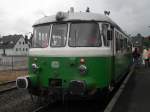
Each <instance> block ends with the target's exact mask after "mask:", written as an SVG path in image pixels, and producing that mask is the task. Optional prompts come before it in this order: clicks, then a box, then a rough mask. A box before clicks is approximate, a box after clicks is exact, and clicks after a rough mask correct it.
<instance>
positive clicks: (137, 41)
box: [132, 34, 144, 52]
mask: <svg viewBox="0 0 150 112" xmlns="http://www.w3.org/2000/svg"><path fill="white" fill-rule="evenodd" d="M143 39H144V37H143V36H142V35H141V34H137V35H136V36H134V37H132V45H133V49H135V48H138V49H139V50H140V52H142V51H143Z"/></svg>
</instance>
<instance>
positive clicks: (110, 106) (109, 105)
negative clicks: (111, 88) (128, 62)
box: [104, 65, 134, 112]
mask: <svg viewBox="0 0 150 112" xmlns="http://www.w3.org/2000/svg"><path fill="white" fill-rule="evenodd" d="M133 71H134V65H133V66H132V67H131V70H130V72H129V73H128V75H127V77H126V78H125V80H124V81H123V83H122V84H121V86H120V88H119V90H118V91H117V93H116V94H115V95H114V97H113V98H112V99H111V101H110V102H109V104H108V105H107V107H106V108H105V110H104V112H111V111H112V109H113V107H114V106H115V104H116V102H117V100H118V99H119V97H120V95H121V93H122V92H123V90H124V88H125V85H126V84H127V82H128V80H129V78H130V76H131V75H132V73H133Z"/></svg>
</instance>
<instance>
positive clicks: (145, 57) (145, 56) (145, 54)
mask: <svg viewBox="0 0 150 112" xmlns="http://www.w3.org/2000/svg"><path fill="white" fill-rule="evenodd" d="M142 56H143V60H144V64H145V68H147V67H148V63H149V59H148V50H147V49H144V50H143V55H142Z"/></svg>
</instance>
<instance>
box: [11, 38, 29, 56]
mask: <svg viewBox="0 0 150 112" xmlns="http://www.w3.org/2000/svg"><path fill="white" fill-rule="evenodd" d="M12 51H13V55H19V56H20V55H28V53H29V46H28V44H25V40H24V38H20V39H19V40H18V42H17V43H16V45H15V47H14V48H13V49H12Z"/></svg>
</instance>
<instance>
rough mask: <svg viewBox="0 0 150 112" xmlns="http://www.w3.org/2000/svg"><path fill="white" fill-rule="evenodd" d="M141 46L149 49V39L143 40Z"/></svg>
mask: <svg viewBox="0 0 150 112" xmlns="http://www.w3.org/2000/svg"><path fill="white" fill-rule="evenodd" d="M143 46H145V47H147V48H150V39H149V38H145V39H144V40H143Z"/></svg>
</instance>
